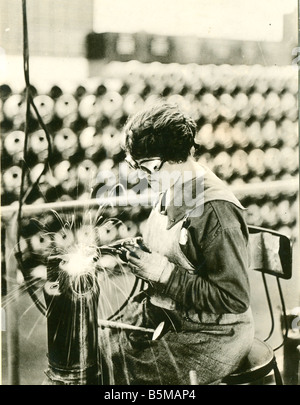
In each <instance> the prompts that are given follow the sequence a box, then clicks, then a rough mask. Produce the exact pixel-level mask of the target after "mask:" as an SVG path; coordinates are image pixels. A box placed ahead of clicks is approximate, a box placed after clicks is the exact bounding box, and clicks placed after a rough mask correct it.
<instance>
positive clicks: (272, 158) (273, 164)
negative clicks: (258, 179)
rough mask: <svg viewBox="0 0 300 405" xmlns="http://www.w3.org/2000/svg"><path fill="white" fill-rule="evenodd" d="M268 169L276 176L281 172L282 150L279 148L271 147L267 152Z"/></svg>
mask: <svg viewBox="0 0 300 405" xmlns="http://www.w3.org/2000/svg"><path fill="white" fill-rule="evenodd" d="M264 164H265V168H266V170H269V172H270V173H271V174H272V175H274V176H276V175H278V174H280V173H281V170H282V167H281V152H280V150H279V149H277V148H269V149H267V150H266V152H265V160H264Z"/></svg>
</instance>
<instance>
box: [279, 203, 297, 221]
mask: <svg viewBox="0 0 300 405" xmlns="http://www.w3.org/2000/svg"><path fill="white" fill-rule="evenodd" d="M277 213H278V218H279V221H280V223H281V224H283V225H290V224H292V223H293V221H294V220H295V217H294V215H293V212H292V210H291V206H290V202H289V201H288V200H282V201H280V202H279V203H278V204H277Z"/></svg>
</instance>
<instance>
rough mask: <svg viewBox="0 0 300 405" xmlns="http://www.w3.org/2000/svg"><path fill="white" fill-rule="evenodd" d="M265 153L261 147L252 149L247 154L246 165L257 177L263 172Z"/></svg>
mask: <svg viewBox="0 0 300 405" xmlns="http://www.w3.org/2000/svg"><path fill="white" fill-rule="evenodd" d="M264 158H265V154H264V152H263V151H262V150H261V149H253V150H252V151H251V152H250V153H249V155H248V166H249V169H250V170H251V172H252V173H253V174H254V175H256V176H259V177H262V176H263V175H264V173H265V165H264Z"/></svg>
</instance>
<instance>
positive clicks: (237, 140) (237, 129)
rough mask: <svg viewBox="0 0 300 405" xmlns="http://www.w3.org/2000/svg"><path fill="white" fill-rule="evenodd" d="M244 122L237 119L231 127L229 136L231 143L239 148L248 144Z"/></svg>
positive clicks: (243, 147)
mask: <svg viewBox="0 0 300 405" xmlns="http://www.w3.org/2000/svg"><path fill="white" fill-rule="evenodd" d="M245 127H246V126H245V124H244V122H242V121H238V122H237V123H236V124H235V125H234V126H233V127H232V129H231V138H232V142H233V144H234V145H235V146H236V147H237V148H240V149H245V148H246V147H247V146H248V145H249V139H248V136H247V132H246V128H245Z"/></svg>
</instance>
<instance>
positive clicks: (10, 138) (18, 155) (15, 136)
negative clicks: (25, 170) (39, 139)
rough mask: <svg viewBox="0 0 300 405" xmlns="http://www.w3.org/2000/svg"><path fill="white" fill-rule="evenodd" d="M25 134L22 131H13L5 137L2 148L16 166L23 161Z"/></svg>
mask: <svg viewBox="0 0 300 405" xmlns="http://www.w3.org/2000/svg"><path fill="white" fill-rule="evenodd" d="M24 142H25V133H24V132H23V131H13V132H10V133H9V134H7V135H6V137H5V139H4V145H3V146H4V148H5V150H6V152H7V153H8V155H9V156H11V158H12V162H13V164H17V163H19V162H20V160H22V159H23V154H24Z"/></svg>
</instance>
